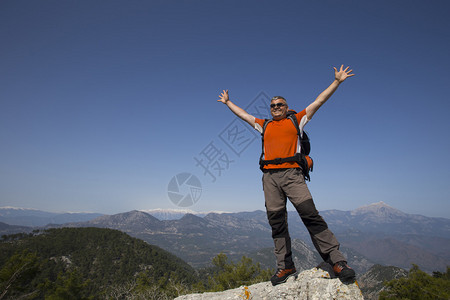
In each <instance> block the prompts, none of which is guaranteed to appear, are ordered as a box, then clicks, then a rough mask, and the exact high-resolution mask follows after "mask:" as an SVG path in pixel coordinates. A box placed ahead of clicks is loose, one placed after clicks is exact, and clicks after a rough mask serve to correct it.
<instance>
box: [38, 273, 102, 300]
mask: <svg viewBox="0 0 450 300" xmlns="http://www.w3.org/2000/svg"><path fill="white" fill-rule="evenodd" d="M89 284H90V281H89V280H83V278H82V277H81V275H80V274H79V273H78V272H77V271H76V270H75V271H72V272H69V273H65V274H63V273H60V274H59V275H58V278H57V279H56V282H50V281H49V280H47V282H46V283H45V285H44V286H45V299H46V300H63V299H64V300H86V299H92V298H93V296H90V297H89V296H88V294H89V292H88V286H89Z"/></svg>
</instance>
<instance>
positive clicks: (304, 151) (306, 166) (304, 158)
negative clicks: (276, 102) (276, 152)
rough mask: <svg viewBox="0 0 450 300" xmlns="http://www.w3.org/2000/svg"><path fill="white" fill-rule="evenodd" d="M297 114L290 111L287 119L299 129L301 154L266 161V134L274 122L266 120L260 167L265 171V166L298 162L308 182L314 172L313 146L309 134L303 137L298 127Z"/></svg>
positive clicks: (262, 134) (262, 137)
mask: <svg viewBox="0 0 450 300" xmlns="http://www.w3.org/2000/svg"><path fill="white" fill-rule="evenodd" d="M295 114H296V112H295V111H294V110H289V111H288V112H287V115H286V118H288V119H290V120H291V121H292V123H293V124H294V126H295V128H296V129H297V135H298V137H299V141H300V146H301V150H300V153H295V155H294V156H291V157H283V158H275V159H271V160H264V159H263V157H264V133H265V132H266V127H267V125H268V124H269V123H270V122H272V119H265V120H264V124H263V128H262V129H263V130H262V133H261V144H262V152H261V157H260V158H259V166H260V168H261V170H263V169H264V166H265V165H268V164H275V165H279V164H282V163H285V162H291V161H294V162H297V163H298V164H299V165H300V167H301V168H302V172H303V176H305V179H306V180H308V181H309V180H311V178H310V176H309V172H312V171H313V164H314V163H313V160H312V158H311V157H309V152H310V151H311V144H310V142H309V137H308V134H307V133H306V132H305V131H304V130H303V135H302V134H301V132H300V127H299V125H298V121H297V118H296V117H295Z"/></svg>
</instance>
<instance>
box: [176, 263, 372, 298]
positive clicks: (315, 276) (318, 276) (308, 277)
mask: <svg viewBox="0 0 450 300" xmlns="http://www.w3.org/2000/svg"><path fill="white" fill-rule="evenodd" d="M175 299H176V300H200V299H201V300H206V299H208V300H234V299H236V300H238V299H239V300H242V299H246V300H250V299H252V300H260V299H261V300H272V299H273V300H275V299H277V300H278V299H280V300H281V299H289V300H294V299H298V300H306V299H308V300H326V299H347V300H358V299H364V297H363V295H362V293H361V290H360V289H359V287H358V284H357V283H352V284H344V283H342V282H341V281H340V280H339V279H332V278H330V275H329V274H328V272H326V271H323V270H321V269H317V268H313V269H311V270H306V271H303V272H301V273H300V274H299V275H298V276H297V278H294V277H291V278H289V279H288V280H287V281H286V283H283V284H280V285H277V286H272V284H271V283H270V282H262V283H257V284H254V285H250V286H248V287H246V286H241V287H239V288H236V289H232V290H227V291H223V292H216V293H203V294H190V295H184V296H180V297H178V298H175Z"/></svg>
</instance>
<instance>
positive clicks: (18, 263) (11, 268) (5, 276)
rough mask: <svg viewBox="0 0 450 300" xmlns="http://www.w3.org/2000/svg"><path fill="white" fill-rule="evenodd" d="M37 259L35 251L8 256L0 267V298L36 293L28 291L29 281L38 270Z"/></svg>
mask: <svg viewBox="0 0 450 300" xmlns="http://www.w3.org/2000/svg"><path fill="white" fill-rule="evenodd" d="M39 264H40V263H39V259H38V257H37V256H36V254H35V253H31V252H29V251H26V250H25V251H22V252H20V253H17V254H15V255H13V256H11V257H10V258H9V260H8V261H7V262H6V263H5V264H4V265H3V267H2V268H1V269H0V299H8V298H12V299H19V298H21V299H25V298H29V297H32V296H33V295H36V294H37V293H38V291H37V290H34V291H31V292H30V291H29V290H28V289H27V288H29V285H30V282H31V281H32V280H33V279H34V278H35V276H36V274H37V273H38V272H39Z"/></svg>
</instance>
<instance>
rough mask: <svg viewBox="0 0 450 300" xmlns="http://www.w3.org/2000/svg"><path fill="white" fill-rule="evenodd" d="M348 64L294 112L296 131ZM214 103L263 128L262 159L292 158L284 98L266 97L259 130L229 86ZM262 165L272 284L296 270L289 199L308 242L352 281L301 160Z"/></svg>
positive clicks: (294, 140) (293, 139)
mask: <svg viewBox="0 0 450 300" xmlns="http://www.w3.org/2000/svg"><path fill="white" fill-rule="evenodd" d="M348 69H349V67H347V68H345V69H344V65H342V66H341V68H340V70H339V71H338V70H337V69H336V68H334V77H335V79H334V81H333V82H332V83H331V85H330V86H329V87H328V88H326V89H325V90H324V91H323V92H322V93H321V94H320V95H319V96H318V97H317V98H316V100H315V101H314V102H312V103H311V104H310V105H309V106H308V107H306V109H304V110H302V111H301V112H299V113H296V114H295V117H296V119H297V123H298V124H299V127H300V132H301V133H302V134H303V127H304V126H305V125H306V123H308V122H309V121H310V120H311V118H312V117H313V115H314V114H315V113H316V111H317V110H318V109H319V108H320V107H321V106H322V105H323V104H324V103H325V102H326V101H327V100H328V99H329V98H330V97H331V95H333V93H334V92H335V91H336V89H337V88H338V87H339V85H340V84H341V83H342V82H344V81H345V79H347V78H348V77H351V76H354V74H352V70H348ZM219 97H220V99H219V100H217V101H219V102H222V103H224V104H225V105H226V106H228V108H229V109H230V110H231V111H232V112H233V113H234V114H236V115H237V116H238V117H239V118H241V119H242V120H244V121H245V122H247V123H248V124H250V125H251V126H252V127H253V128H255V129H256V130H258V131H259V132H260V133H263V132H264V136H263V140H264V149H263V153H264V159H265V160H267V161H272V162H274V160H275V161H276V160H277V159H283V158H290V157H294V156H295V153H296V152H297V150H298V147H299V145H298V143H299V141H298V131H297V129H296V128H295V125H294V122H293V121H291V120H290V119H289V118H287V114H288V111H289V107H288V104H287V102H286V99H284V98H283V97H280V96H276V97H273V98H272V100H271V102H270V112H271V114H272V121H271V122H270V123H268V124H267V126H266V128H265V129H263V127H264V123H265V120H263V119H258V118H255V117H254V116H252V115H250V114H248V113H247V112H246V111H245V110H243V109H242V108H240V107H238V106H237V105H236V104H234V103H233V102H231V101H230V99H229V96H228V90H226V91H225V90H224V91H223V92H222V93H221V94H220V96H219ZM262 170H263V189H264V197H265V205H266V211H267V218H268V220H269V224H270V226H271V227H272V238H273V240H274V244H275V256H276V259H277V272H276V273H275V275H273V276H272V278H271V282H272V284H273V285H277V284H280V283H284V282H286V280H287V279H288V277H290V276H292V275H295V274H296V270H295V266H294V262H293V261H292V251H291V238H290V236H289V231H288V224H287V211H286V200H287V198H289V200H290V201H291V203H292V204H293V205H294V207H295V209H296V210H297V212H298V213H299V215H300V218H301V219H302V221H303V223H304V224H305V226H306V228H307V229H308V232H309V234H310V236H311V239H312V242H313V244H314V246H315V247H316V249H317V251H318V252H319V254H320V256H321V257H322V258H323V260H324V261H325V262H327V263H330V264H331V265H332V266H333V270H334V272H335V274H336V275H337V276H338V277H339V278H340V279H341V280H342V281H346V282H352V281H354V280H355V271H354V270H353V269H351V268H350V267H348V265H347V262H346V258H345V257H344V256H343V255H342V253H341V252H340V251H339V242H338V241H337V239H336V237H335V236H334V234H333V233H332V232H331V231H330V230H329V229H328V226H327V223H326V222H325V221H324V220H323V218H322V217H321V216H320V215H319V212H318V211H317V209H316V207H315V205H314V202H313V199H312V196H311V194H310V192H309V189H308V187H307V185H306V182H305V178H304V175H303V172H302V169H301V166H300V164H299V163H298V162H297V161H285V160H278V162H274V163H270V164H266V165H264V166H263V168H262Z"/></svg>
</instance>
